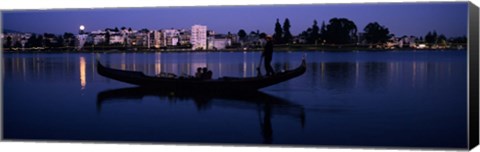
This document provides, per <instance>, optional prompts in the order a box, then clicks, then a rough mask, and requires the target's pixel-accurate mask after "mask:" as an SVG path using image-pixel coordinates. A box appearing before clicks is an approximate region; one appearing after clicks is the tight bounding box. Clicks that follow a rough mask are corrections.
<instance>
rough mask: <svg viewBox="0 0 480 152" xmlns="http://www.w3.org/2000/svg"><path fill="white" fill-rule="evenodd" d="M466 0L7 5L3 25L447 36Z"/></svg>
mask: <svg viewBox="0 0 480 152" xmlns="http://www.w3.org/2000/svg"><path fill="white" fill-rule="evenodd" d="M467 8H468V5H467V3H466V2H454V3H445V2H443V3H390V4H386V3H383V4H371V3H370V4H315V5H262V6H223V7H218V6H211V7H157V8H130V9H127V8H108V9H97V8H96V9H69V10H35V11H18V10H17V11H4V12H2V13H3V14H2V15H3V21H2V24H3V28H4V29H10V30H16V31H22V32H34V33H44V32H48V33H56V34H61V33H63V32H72V33H76V32H77V31H78V28H79V26H80V25H82V24H83V25H85V27H86V31H92V30H99V29H105V28H107V27H118V28H120V27H122V26H125V27H132V28H133V29H140V28H148V29H162V28H190V27H191V26H192V25H193V24H202V25H207V26H208V29H209V30H214V31H216V32H217V33H227V32H228V31H230V32H232V33H237V32H238V30H239V29H245V30H246V31H247V32H250V31H253V30H255V31H256V30H257V29H258V30H260V31H261V32H266V33H267V34H273V31H274V24H275V21H276V19H277V18H279V19H280V22H281V24H282V25H283V21H284V20H285V18H289V20H290V23H291V26H292V27H291V32H292V33H293V34H294V35H296V34H299V33H300V32H302V31H303V30H305V29H307V28H308V27H311V26H312V24H313V20H314V19H316V20H317V21H318V22H319V26H320V25H321V23H322V21H325V22H326V23H327V22H328V20H329V19H330V18H333V17H344V18H348V19H350V20H352V21H354V22H355V23H356V25H357V27H358V29H359V31H363V28H364V27H365V25H366V24H368V23H369V22H374V21H376V22H379V23H380V24H381V25H384V26H386V27H388V28H389V29H390V32H391V33H393V34H395V35H397V36H402V35H415V36H424V35H425V34H426V33H427V32H428V31H433V30H436V31H437V33H439V34H445V35H446V36H447V37H452V36H464V35H466V33H467Z"/></svg>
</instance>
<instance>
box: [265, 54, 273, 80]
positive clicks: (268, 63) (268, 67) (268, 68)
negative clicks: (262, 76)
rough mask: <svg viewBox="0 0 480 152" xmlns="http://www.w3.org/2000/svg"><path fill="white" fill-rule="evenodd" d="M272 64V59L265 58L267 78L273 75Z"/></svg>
mask: <svg viewBox="0 0 480 152" xmlns="http://www.w3.org/2000/svg"><path fill="white" fill-rule="evenodd" d="M271 62H272V58H271V57H267V56H266V57H265V71H266V75H267V76H268V75H272V74H273V68H272V65H271Z"/></svg>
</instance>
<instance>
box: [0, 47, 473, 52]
mask: <svg viewBox="0 0 480 152" xmlns="http://www.w3.org/2000/svg"><path fill="white" fill-rule="evenodd" d="M2 49H3V50H2V52H3V53H158V52H160V53H181V52H185V53H188V52H190V53H191V52H261V51H263V49H262V48H253V49H252V48H251V49H241V48H235V49H221V50H191V49H128V48H121V49H117V48H114V49H96V50H92V49H91V48H88V49H83V50H74V49H61V48H52V49H23V50H22V49H15V50H5V49H4V48H2ZM274 49H275V50H274V52H299V51H303V52H317V51H319V52H392V51H445V50H458V51H465V50H467V48H466V47H462V48H424V49H418V48H393V49H383V48H368V47H342V48H338V47H333V48H332V47H275V48H274Z"/></svg>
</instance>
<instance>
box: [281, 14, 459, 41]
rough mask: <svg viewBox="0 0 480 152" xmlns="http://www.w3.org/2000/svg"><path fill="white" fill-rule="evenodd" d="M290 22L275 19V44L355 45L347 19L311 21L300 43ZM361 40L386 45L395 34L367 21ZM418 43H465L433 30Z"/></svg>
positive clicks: (354, 34)
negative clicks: (293, 32)
mask: <svg viewBox="0 0 480 152" xmlns="http://www.w3.org/2000/svg"><path fill="white" fill-rule="evenodd" d="M290 27H291V24H290V21H289V19H288V18H286V19H285V21H284V23H283V27H282V26H281V24H280V23H279V19H277V20H276V23H275V27H274V31H275V33H274V34H273V38H274V41H275V43H277V44H291V43H304V44H317V45H318V44H321V45H349V44H358V43H359V40H360V35H359V33H358V30H359V29H358V27H357V25H356V24H355V23H354V22H353V21H351V20H349V19H347V18H332V19H330V20H329V21H328V23H325V22H322V25H321V26H320V27H319V26H318V22H317V20H314V21H313V25H312V26H311V27H309V28H307V29H306V30H304V31H302V32H301V33H300V34H299V35H298V38H301V39H303V40H304V42H299V40H298V39H297V40H294V39H293V36H292V34H291V33H290ZM362 30H363V33H362V35H361V36H362V40H364V41H365V42H366V43H367V44H370V45H378V44H384V43H386V42H388V41H389V40H390V39H391V38H392V37H394V36H395V35H394V34H392V33H391V32H390V30H389V29H388V28H387V27H386V26H384V25H381V24H380V23H378V22H370V23H368V24H367V25H366V26H365V27H364V28H363V29H362ZM417 41H418V42H421V43H426V44H428V45H429V46H431V45H435V44H446V43H447V42H450V43H466V42H467V41H466V37H454V38H450V39H447V38H446V36H445V35H443V34H437V32H436V31H433V32H430V31H429V32H428V33H427V34H426V35H425V36H424V37H419V38H418V40H417Z"/></svg>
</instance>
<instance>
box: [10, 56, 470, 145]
mask: <svg viewBox="0 0 480 152" xmlns="http://www.w3.org/2000/svg"><path fill="white" fill-rule="evenodd" d="M304 53H305V54H307V55H306V57H307V58H306V59H307V72H306V73H305V74H304V75H302V76H300V77H298V78H295V79H292V80H290V81H287V82H284V83H280V84H278V85H274V86H271V87H267V88H264V89H262V90H261V93H262V94H266V97H265V98H261V99H255V98H253V97H252V98H251V99H245V98H243V99H242V98H238V97H231V96H229V98H223V97H219V96H218V95H214V96H211V97H209V98H204V97H202V96H201V95H200V96H199V95H194V96H192V95H187V96H183V95H176V94H173V95H172V94H169V93H165V94H162V93H158V92H157V93H152V92H149V91H147V92H145V91H138V90H137V91H135V90H133V91H134V92H128V93H122V94H115V93H113V94H114V95H113V96H110V97H111V98H109V101H112V103H111V104H110V102H108V104H101V105H102V106H101V107H102V108H101V109H102V110H101V111H98V110H97V109H98V108H99V107H98V101H99V100H100V99H104V98H101V97H105V96H104V95H102V92H109V91H110V92H111V91H112V90H119V89H120V90H122V89H125V88H131V87H134V86H132V85H129V84H125V83H121V82H117V81H115V80H110V79H107V78H104V77H102V76H99V75H98V74H97V73H96V67H95V58H96V56H97V55H98V56H99V59H100V61H101V62H102V63H103V64H105V65H107V66H110V67H113V68H118V69H125V70H135V71H142V72H144V73H145V74H148V75H155V74H158V73H160V72H171V73H175V74H177V75H180V74H183V73H184V74H188V75H194V73H195V71H196V68H197V67H208V68H209V69H210V70H212V71H213V73H214V74H213V77H214V78H216V77H221V76H237V77H251V76H256V70H255V69H256V67H257V66H258V62H259V60H260V58H259V56H260V54H259V52H210V53H205V52H200V53H195V52H188V53H99V54H93V53H60V54H47V53H43V54H42V53H24V54H22V53H6V54H4V63H5V64H4V67H5V68H4V73H3V75H4V95H5V96H4V107H5V109H6V110H5V112H4V117H5V127H4V128H5V131H6V134H5V137H6V138H7V139H8V138H14V139H15V138H18V139H32V138H33V139H78V140H85V139H86V140H113V141H153V142H162V141H163V142H221V143H272V144H300V145H311V144H313V145H351V146H355V145H367V146H419V147H432V146H439V147H464V146H465V145H466V122H467V121H466V119H465V118H466V102H465V101H466V93H465V92H466V82H467V81H466V67H467V66H466V65H467V64H466V52H465V51H443V52H438V51H435V52H429V51H416V52H414V51H404V52H403V51H397V52H342V53H333V52H297V53H295V52H293V53H292V52H278V53H275V55H274V60H273V62H272V65H273V67H274V68H275V70H276V71H280V70H282V69H291V68H295V67H297V66H298V65H299V64H300V62H301V58H302V56H303V55H304ZM262 70H263V67H262ZM79 84H80V85H79ZM87 84H88V87H87ZM79 87H80V88H81V89H78V88H79ZM129 91H132V90H129ZM26 93H28V94H29V95H28V96H26V95H25V94H26ZM103 94H105V93H103ZM262 96H263V95H262ZM105 99H106V98H105ZM253 99H255V100H253ZM252 100H253V101H252ZM258 100H271V101H283V103H288V104H283V106H284V107H282V106H268V105H266V104H265V103H264V102H262V101H258ZM118 101H124V102H118ZM138 101H140V102H138ZM163 101H185V102H163ZM232 101H237V102H233V103H234V104H230V103H232ZM101 103H103V102H101ZM226 105H228V106H226ZM232 105H233V106H232ZM280 105H282V104H280ZM293 105H294V106H293ZM292 106H293V107H297V108H296V109H297V110H294V111H298V108H300V109H303V110H302V111H303V112H304V116H305V118H304V120H303V125H302V127H300V126H299V125H294V124H297V123H293V122H292V120H293V118H292V117H289V116H288V115H276V113H275V112H274V113H269V111H282V112H281V113H292V110H291V108H288V107H292ZM59 107H61V108H59ZM192 107H196V108H192ZM232 107H233V108H232ZM259 107H260V108H259ZM262 107H263V108H262ZM194 109H197V110H194ZM200 109H203V110H200ZM259 113H260V115H259ZM297 118H298V117H297ZM259 120H261V121H259ZM296 120H297V119H296V118H295V121H296ZM45 122H48V123H45ZM119 124H129V125H126V126H125V125H121V126H119ZM78 126H81V127H78ZM130 127H133V128H130ZM49 128H55V129H56V131H55V132H54V133H52V131H51V129H49ZM126 131H127V132H128V133H127V132H126ZM89 132H95V134H91V133H89ZM212 135H213V136H212ZM411 139H418V140H411Z"/></svg>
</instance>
